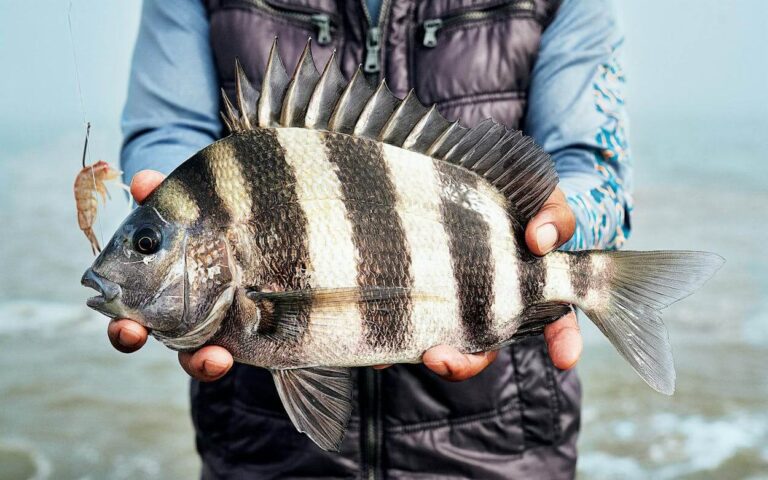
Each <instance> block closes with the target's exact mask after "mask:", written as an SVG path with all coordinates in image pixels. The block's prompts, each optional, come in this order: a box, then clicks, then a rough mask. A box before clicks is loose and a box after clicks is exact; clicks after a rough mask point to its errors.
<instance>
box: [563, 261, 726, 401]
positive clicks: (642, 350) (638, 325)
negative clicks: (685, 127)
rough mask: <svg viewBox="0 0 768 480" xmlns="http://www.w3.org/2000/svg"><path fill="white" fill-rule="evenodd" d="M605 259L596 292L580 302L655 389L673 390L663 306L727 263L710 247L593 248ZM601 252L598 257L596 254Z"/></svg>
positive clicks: (665, 392) (670, 349)
mask: <svg viewBox="0 0 768 480" xmlns="http://www.w3.org/2000/svg"><path fill="white" fill-rule="evenodd" d="M593 255H595V257H593V258H594V260H593V262H592V263H595V262H596V261H597V262H601V260H602V262H604V263H603V267H604V268H603V269H601V270H602V274H601V275H600V276H601V277H603V278H601V280H603V282H600V283H601V284H602V285H601V286H600V287H599V288H598V289H595V291H594V294H592V295H588V296H587V297H585V298H582V299H579V301H577V304H578V306H579V307H580V308H581V309H582V310H584V313H586V315H587V316H588V317H589V319H590V320H592V321H593V322H594V323H595V325H597V327H598V328H599V329H600V330H601V331H602V332H603V334H604V335H605V336H606V337H608V340H610V341H611V343H612V344H613V346H614V347H616V349H617V350H618V351H619V353H620V354H621V355H622V356H623V357H624V358H625V359H626V360H627V361H628V362H629V363H630V364H631V365H632V368H634V369H635V371H636V372H637V373H638V374H639V375H640V376H641V377H642V378H643V380H645V381H646V382H647V383H648V385H650V386H651V387H653V388H654V389H655V390H657V391H659V392H661V393H664V394H667V395H671V394H672V393H674V391H675V366H674V364H673V361H672V348H671V347H670V344H669V337H668V334H667V329H666V327H665V326H664V323H663V322H662V321H661V311H660V310H662V309H663V308H664V307H666V306H668V305H670V304H672V303H674V302H676V301H678V300H680V299H682V298H685V297H687V296H688V295H690V294H691V293H693V292H694V291H695V290H696V289H698V288H699V287H701V286H702V285H703V284H704V282H706V281H707V280H708V279H709V278H710V277H711V276H712V275H713V274H714V273H715V272H716V271H717V270H718V269H719V268H720V266H722V264H723V263H724V261H725V260H724V259H723V258H722V257H720V256H719V255H716V254H714V253H708V252H689V251H651V252H631V251H623V252H600V253H597V252H595V253H594V254H593ZM598 258H600V260H598Z"/></svg>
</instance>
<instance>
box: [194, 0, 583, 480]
mask: <svg viewBox="0 0 768 480" xmlns="http://www.w3.org/2000/svg"><path fill="white" fill-rule="evenodd" d="M383 3H384V9H383V11H382V13H381V18H380V22H379V25H378V26H374V27H371V25H370V21H369V20H368V18H369V17H368V14H367V11H366V9H365V7H364V4H365V0H359V1H351V0H350V1H343V0H208V1H206V4H207V7H208V12H209V16H210V22H211V43H212V46H213V52H214V56H215V60H216V65H217V68H218V73H219V79H220V82H221V85H222V87H224V88H225V89H226V90H227V91H228V92H229V93H230V94H232V92H233V89H234V76H233V73H234V71H233V65H234V59H235V57H239V59H240V61H241V63H242V64H243V66H244V68H245V69H246V73H247V74H248V76H249V78H250V79H251V81H253V82H254V83H255V84H256V85H258V84H260V79H261V73H262V72H263V71H264V68H265V65H266V59H267V55H268V52H269V46H270V45H271V43H272V40H273V39H274V37H275V36H278V37H279V48H280V54H281V56H282V58H283V59H284V61H285V64H286V66H287V68H288V69H289V70H290V69H292V68H293V65H295V63H296V61H297V60H298V58H299V54H300V53H301V50H302V49H303V48H304V45H305V44H306V41H307V38H308V37H310V36H311V37H312V38H313V39H314V40H315V43H314V48H313V54H314V56H315V61H316V62H317V64H318V65H321V64H324V63H325V62H326V60H327V59H328V57H329V56H330V54H331V52H332V51H333V49H336V51H337V55H338V57H339V60H340V63H341V67H342V70H343V71H344V73H345V74H346V75H347V77H348V78H349V77H351V75H352V74H353V73H354V71H355V69H356V68H357V67H358V65H360V64H362V65H363V67H364V71H365V72H366V74H367V75H368V76H369V77H371V79H372V80H374V79H378V78H386V79H387V82H388V84H389V86H390V88H391V90H392V91H393V92H394V93H395V94H397V95H398V96H401V97H402V96H404V95H405V94H406V93H407V92H408V90H409V89H410V88H414V89H415V90H416V93H417V94H418V98H419V99H421V101H422V102H423V103H426V104H431V103H437V104H438V107H439V109H440V111H441V112H442V113H443V115H444V116H445V117H446V118H448V119H457V118H458V119H460V120H461V121H462V123H463V124H464V125H467V126H473V125H475V124H476V123H478V122H479V121H480V120H483V119H485V118H488V117H493V118H494V119H496V120H497V121H499V122H502V123H504V124H506V125H507V126H508V127H510V128H521V127H522V128H524V125H522V120H523V117H524V112H525V107H526V95H527V90H528V86H529V82H530V75H531V70H532V69H533V65H534V62H535V60H536V54H537V51H538V47H539V41H540V37H541V33H542V31H543V29H544V28H546V25H547V24H548V23H549V21H550V20H551V18H552V17H553V16H554V14H555V11H556V5H555V2H554V1H549V0H536V1H527V0H524V1H520V0H517V1H512V2H510V1H503V0H434V1H417V0H390V1H387V0H384V2H383ZM356 374H357V379H358V381H357V386H358V389H357V392H355V400H356V401H355V405H354V410H353V414H352V420H351V422H350V425H349V430H348V432H347V436H346V438H345V440H344V443H343V446H342V451H341V452H340V453H339V454H334V453H328V452H324V451H322V450H320V449H319V448H317V447H316V446H315V445H314V444H313V443H312V442H311V441H310V440H309V439H308V438H306V437H305V436H304V435H303V434H300V433H298V432H296V430H295V429H294V428H293V425H292V424H291V422H290V420H289V419H288V417H287V415H286V414H285V411H284V410H283V408H282V406H281V404H280V400H279V398H278V395H277V392H276V390H275V388H274V385H273V381H272V378H271V375H270V374H269V373H268V372H266V371H265V370H262V369H258V368H254V367H249V366H244V365H236V366H235V367H234V368H233V369H232V371H231V372H230V373H229V374H228V375H227V376H226V377H224V378H223V379H222V380H220V381H218V382H214V383H207V384H204V383H198V382H193V384H192V411H193V421H194V424H195V428H196V430H197V446H198V450H199V451H200V454H201V456H202V459H203V463H204V467H203V468H204V472H203V476H204V477H206V478H258V479H261V478H280V479H283V478H371V479H372V478H478V479H494V478H498V479H508V478H536V479H539V478H542V479H547V478H571V477H573V475H574V471H575V463H576V448H575V442H576V436H577V433H578V426H579V402H580V388H579V383H578V380H577V378H576V375H575V374H574V373H572V372H560V371H558V370H556V369H555V368H554V367H553V366H552V363H551V361H550V360H549V358H548V355H547V351H546V346H545V344H544V342H543V340H542V339H541V338H540V337H534V338H529V339H527V340H524V341H521V342H519V343H517V344H515V345H514V346H512V347H510V348H506V349H504V350H503V351H501V352H500V354H499V356H498V358H497V360H496V361H495V362H494V363H493V364H492V365H491V366H490V367H488V368H487V369H485V371H483V372H482V373H481V374H480V375H478V376H476V377H474V378H472V379H470V380H467V381H465V382H461V383H450V382H447V381H444V380H442V379H440V378H438V377H437V376H435V375H434V374H433V373H431V372H429V371H428V370H427V369H426V368H424V367H423V366H421V365H416V366H410V365H409V366H404V365H398V366H395V367H392V368H389V369H386V370H383V371H374V370H371V369H360V370H358V371H357V372H356Z"/></svg>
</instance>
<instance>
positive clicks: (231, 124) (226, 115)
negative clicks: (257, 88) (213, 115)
mask: <svg viewBox="0 0 768 480" xmlns="http://www.w3.org/2000/svg"><path fill="white" fill-rule="evenodd" d="M221 104H222V105H224V111H222V112H221V118H222V119H223V120H224V123H225V124H226V125H227V128H228V129H229V131H230V132H233V133H237V132H242V131H243V126H242V124H241V122H240V113H239V112H238V111H237V109H236V108H235V107H234V106H232V102H230V101H229V97H228V96H227V92H225V91H224V89H223V88H222V89H221Z"/></svg>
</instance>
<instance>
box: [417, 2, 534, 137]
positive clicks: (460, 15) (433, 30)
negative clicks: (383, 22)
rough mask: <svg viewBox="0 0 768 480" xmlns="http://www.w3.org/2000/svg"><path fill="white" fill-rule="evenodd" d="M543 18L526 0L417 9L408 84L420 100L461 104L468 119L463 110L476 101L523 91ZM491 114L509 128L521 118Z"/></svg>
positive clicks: (468, 118)
mask: <svg viewBox="0 0 768 480" xmlns="http://www.w3.org/2000/svg"><path fill="white" fill-rule="evenodd" d="M542 22H543V20H542V19H541V18H540V15H539V14H538V13H537V11H536V5H535V3H534V2H532V1H530V0H514V1H507V2H485V4H481V5H479V6H477V5H473V6H472V8H471V9H468V8H463V9H457V8H453V9H451V10H449V9H444V10H442V11H440V10H437V9H435V8H426V7H425V8H423V9H420V11H419V12H418V14H417V24H416V25H415V26H414V27H413V28H412V29H411V32H410V35H409V57H410V68H409V72H410V78H409V83H410V84H411V85H412V86H413V87H414V88H415V89H416V92H417V94H418V96H419V98H420V99H421V100H422V102H425V103H427V104H430V103H437V104H439V105H441V106H442V105H444V104H445V105H446V106H451V107H457V106H461V108H458V110H459V111H460V113H461V114H460V115H459V117H458V118H459V119H461V120H463V121H464V122H467V123H470V124H471V121H472V120H474V117H475V115H464V114H463V112H464V111H469V110H472V107H473V106H475V105H477V104H478V103H488V102H490V101H493V97H494V96H501V97H503V98H500V99H499V100H501V101H502V102H503V101H506V100H512V101H518V100H519V99H521V97H524V96H525V94H526V93H527V90H528V86H529V82H530V72H531V71H532V70H533V66H534V62H535V58H536V53H537V51H538V48H539V41H540V37H541V32H542ZM475 109H477V108H475ZM442 110H443V109H442V108H441V111H442ZM447 110H453V108H447ZM481 110H487V109H482V108H481ZM494 117H495V119H496V120H497V121H500V122H502V123H505V124H507V126H510V127H512V126H515V125H510V124H517V123H518V120H519V119H518V118H513V117H512V116H510V115H503V116H502V117H498V116H494ZM454 118H455V117H454Z"/></svg>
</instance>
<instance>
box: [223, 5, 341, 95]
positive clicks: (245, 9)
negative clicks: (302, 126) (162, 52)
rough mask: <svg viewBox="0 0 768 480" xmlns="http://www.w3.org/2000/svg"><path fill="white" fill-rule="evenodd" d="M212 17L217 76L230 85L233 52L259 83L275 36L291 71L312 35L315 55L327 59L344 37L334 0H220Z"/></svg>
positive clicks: (232, 77) (232, 74) (230, 86)
mask: <svg viewBox="0 0 768 480" xmlns="http://www.w3.org/2000/svg"><path fill="white" fill-rule="evenodd" d="M210 23H211V45H212V47H213V51H214V56H215V59H216V66H217V70H218V72H219V80H220V82H221V85H222V86H223V87H224V88H225V89H226V90H228V91H231V90H232V89H233V88H234V61H235V58H239V59H240V62H241V63H242V65H243V67H244V68H245V69H246V74H247V75H248V77H249V79H250V80H251V81H252V82H254V84H255V86H257V87H258V86H259V85H260V84H261V76H262V75H263V72H264V69H265V67H266V64H267V58H268V56H269V46H270V45H271V44H272V41H273V40H274V38H275V37H278V38H279V39H280V41H279V48H280V55H281V57H282V59H283V61H284V62H285V66H286V68H287V69H288V70H289V72H290V71H292V70H293V67H294V66H295V64H296V62H297V61H298V59H299V56H300V54H301V51H302V50H303V49H304V45H305V44H306V42H307V39H308V38H310V37H311V38H312V42H313V48H312V51H313V54H314V56H315V61H316V62H317V64H318V65H323V64H325V62H326V61H327V59H328V57H330V55H331V53H332V52H333V49H334V48H337V47H338V46H340V45H342V44H343V37H344V32H343V29H342V24H343V22H342V20H341V17H340V14H339V11H338V9H337V6H336V2H334V1H330V0H221V1H220V3H219V6H218V7H217V8H216V9H214V10H213V12H212V13H211V16H210Z"/></svg>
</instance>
